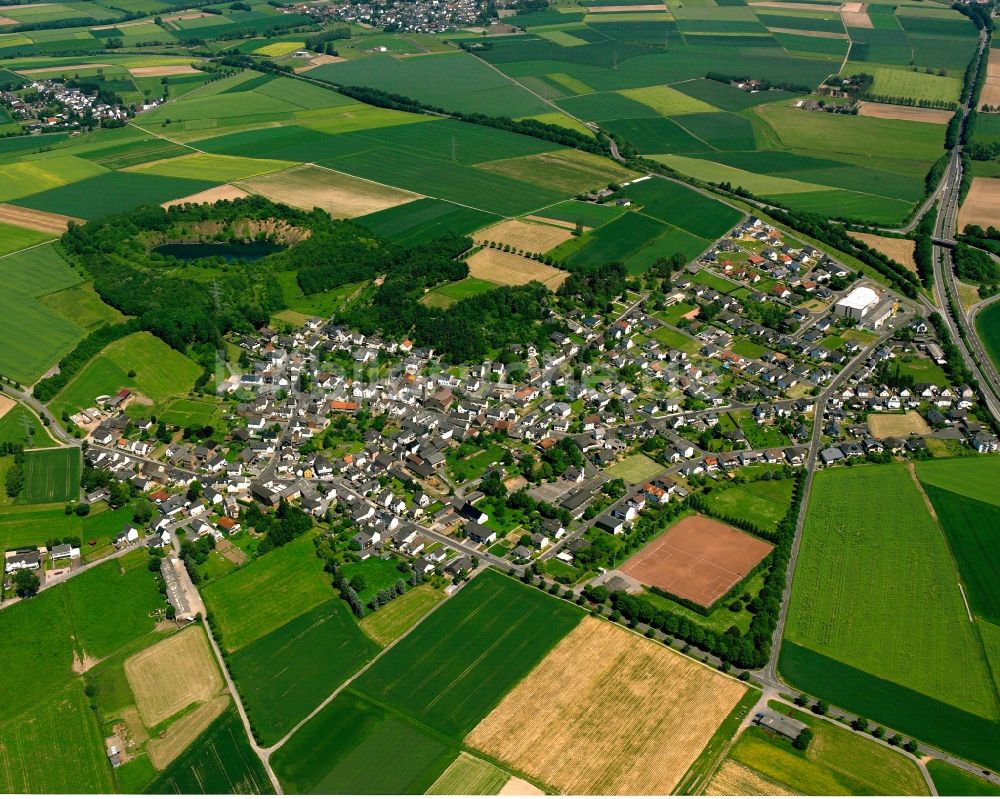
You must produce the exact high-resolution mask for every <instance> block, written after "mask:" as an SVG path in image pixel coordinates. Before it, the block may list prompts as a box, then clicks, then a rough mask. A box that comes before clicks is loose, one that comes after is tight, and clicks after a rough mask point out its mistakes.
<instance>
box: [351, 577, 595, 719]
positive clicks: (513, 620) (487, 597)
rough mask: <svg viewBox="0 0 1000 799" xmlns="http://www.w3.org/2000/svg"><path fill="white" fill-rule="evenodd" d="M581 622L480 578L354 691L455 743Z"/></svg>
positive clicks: (542, 599)
mask: <svg viewBox="0 0 1000 799" xmlns="http://www.w3.org/2000/svg"><path fill="white" fill-rule="evenodd" d="M581 617H582V611H580V610H579V609H578V608H576V607H575V606H572V605H568V604H566V603H563V602H560V601H558V600H554V599H552V598H551V597H549V596H546V595H545V594H542V593H541V592H539V591H537V590H532V589H530V588H527V587H525V586H523V585H521V584H520V583H518V582H516V581H514V580H512V579H510V578H508V577H505V576H503V575H501V574H498V573H496V572H492V571H489V572H485V573H483V574H481V575H480V576H479V577H477V578H476V579H475V580H473V581H472V582H471V583H469V584H467V585H466V586H464V587H463V588H462V590H461V591H459V592H458V593H457V594H456V595H455V596H454V597H453V598H452V599H450V600H449V601H448V602H446V603H445V604H444V605H443V606H442V607H441V608H439V609H438V610H437V611H436V612H435V613H433V614H432V615H431V616H429V617H428V618H427V619H425V620H424V622H423V623H421V624H420V625H419V626H418V627H417V628H416V629H415V630H414V631H413V632H412V633H411V634H410V635H408V636H407V637H406V638H404V639H402V640H401V641H400V642H399V644H397V645H396V646H395V647H394V648H393V649H392V651H391V652H389V653H387V654H386V656H385V657H383V658H381V659H380V660H379V661H377V662H376V663H375V665H374V666H372V667H371V668H370V669H369V670H368V671H366V672H365V673H364V674H363V675H362V676H361V677H360V678H359V679H358V680H356V681H355V683H354V686H355V688H356V690H358V691H359V692H362V693H364V694H367V695H370V696H372V697H376V698H377V699H378V701H379V702H382V703H385V704H386V705H388V706H389V707H392V708H394V709H398V710H399V711H401V712H403V713H407V714H409V715H412V716H413V717H414V718H417V719H420V721H421V722H422V723H423V724H426V725H428V726H430V727H431V728H433V729H435V730H438V731H440V732H442V733H444V734H446V735H450V736H453V737H455V738H461V737H462V736H464V735H465V734H466V733H468V732H469V731H470V730H472V728H473V727H475V725H476V724H477V723H478V722H479V721H480V720H481V719H482V718H483V717H484V716H485V715H486V714H487V713H488V712H489V711H490V710H491V709H492V708H493V706H494V705H496V703H497V702H499V701H500V699H501V698H502V697H503V696H504V695H505V694H506V693H507V691H509V690H510V689H511V688H512V687H513V686H514V685H515V684H516V683H517V682H518V680H520V679H521V677H523V676H524V675H526V674H527V673H528V672H529V671H530V670H531V669H532V668H533V667H534V666H535V665H536V664H537V663H538V662H539V661H540V660H541V659H542V657H544V656H545V654H546V653H547V652H548V651H549V649H551V648H552V647H553V646H554V645H555V644H556V643H557V642H558V641H559V640H560V639H561V638H562V637H563V636H564V635H566V633H568V632H569V631H570V630H571V629H572V628H573V627H574V626H576V624H577V622H578V621H579V620H580V618H581ZM501 642H502V645H501Z"/></svg>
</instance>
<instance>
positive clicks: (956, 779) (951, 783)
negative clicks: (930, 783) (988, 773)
mask: <svg viewBox="0 0 1000 799" xmlns="http://www.w3.org/2000/svg"><path fill="white" fill-rule="evenodd" d="M927 771H929V772H930V775H931V779H933V780H934V787H935V788H937V792H938V795H939V796H1000V786H997V785H994V784H993V783H992V782H987V781H986V780H983V779H980V778H979V777H976V776H974V775H972V774H970V773H969V772H968V771H964V770H962V769H960V768H957V767H956V766H953V765H951V764H950V763H946V762H945V761H943V760H936V759H935V760H930V761H928V763H927Z"/></svg>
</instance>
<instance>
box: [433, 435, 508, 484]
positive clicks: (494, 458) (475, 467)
mask: <svg viewBox="0 0 1000 799" xmlns="http://www.w3.org/2000/svg"><path fill="white" fill-rule="evenodd" d="M506 451H507V450H506V449H504V448H503V447H501V446H500V445H499V444H490V446H489V447H488V448H486V449H484V450H480V451H479V452H476V453H474V454H472V455H470V456H469V457H467V458H461V457H459V456H458V454H457V452H455V451H452V452H449V453H448V455H447V461H448V472H449V474H450V475H451V476H452V478H453V479H454V480H456V481H457V482H459V483H464V482H467V481H469V480H478V479H479V478H480V477H482V476H483V475H484V474H485V473H486V470H487V469H488V468H489V467H490V464H491V463H499V462H500V459H501V458H503V456H504V453H505V452H506Z"/></svg>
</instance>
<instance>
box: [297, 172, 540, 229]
mask: <svg viewBox="0 0 1000 799" xmlns="http://www.w3.org/2000/svg"><path fill="white" fill-rule="evenodd" d="M302 166H315V167H318V168H319V169H325V170H327V171H328V172H334V173H336V174H338V175H344V176H345V177H349V178H354V179H355V180H364V181H367V182H368V183H371V184H372V185H374V186H384V187H385V188H387V189H393V190H395V191H404V192H406V193H407V194H416V195H417V199H420V198H423V199H427V200H438V201H439V202H443V203H451V204H452V205H458V206H460V207H462V208H468V209H469V210H471V211H479V213H481V214H489V215H490V216H496V217H500V219H517V218H518V217H516V216H507V215H506V214H498V213H496V212H495V211H487V210H486V209H485V208H477V207H476V206H474V205H468V204H467V203H460V202H458V201H457V200H446V199H445V198H444V197H435V196H434V195H433V194H420V193H419V192H415V191H412V190H411V189H404V188H402V187H401V186H393V185H392V184H390V183H380V182H379V181H377V180H372V179H371V178H363V177H361V176H360V175H354V174H351V173H350V172H344V171H342V170H340V169H334V168H333V167H331V166H326V165H324V164H316V163H311V162H310V163H309V164H303V165H302ZM473 168H475V165H473ZM411 202H414V200H411ZM403 205H406V203H403ZM397 207H398V206H397ZM526 213H533V212H526Z"/></svg>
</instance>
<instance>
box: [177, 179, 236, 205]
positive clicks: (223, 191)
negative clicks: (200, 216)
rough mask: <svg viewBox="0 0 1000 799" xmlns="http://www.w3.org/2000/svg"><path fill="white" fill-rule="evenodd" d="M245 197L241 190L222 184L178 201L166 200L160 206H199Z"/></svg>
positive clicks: (228, 184)
mask: <svg viewBox="0 0 1000 799" xmlns="http://www.w3.org/2000/svg"><path fill="white" fill-rule="evenodd" d="M246 196H247V192H245V191H243V189H238V188H236V187H235V186H233V185H232V184H230V183H223V184H222V185H221V186H216V187H215V188H212V189H205V191H199V192H196V193H194V194H189V195H188V196H187V197H181V198H180V199H179V200H167V202H165V203H160V205H161V207H163V208H169V207H170V206H171V205H184V203H194V204H196V205H201V204H202V203H217V202H219V200H238V199H240V197H246Z"/></svg>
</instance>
